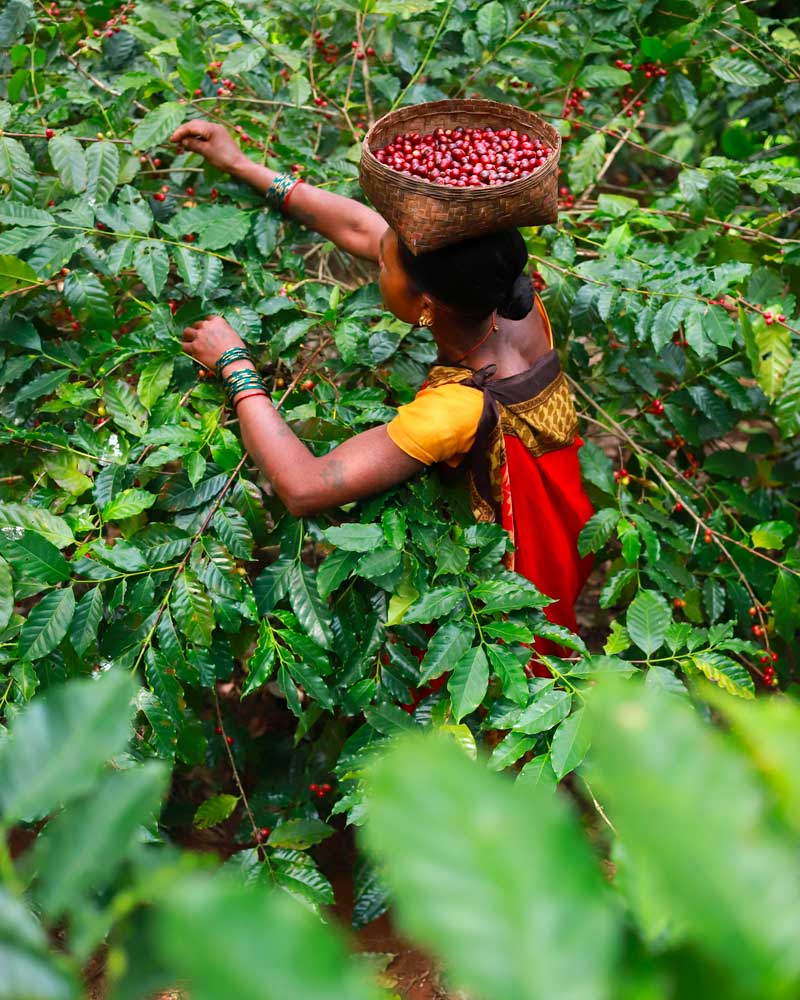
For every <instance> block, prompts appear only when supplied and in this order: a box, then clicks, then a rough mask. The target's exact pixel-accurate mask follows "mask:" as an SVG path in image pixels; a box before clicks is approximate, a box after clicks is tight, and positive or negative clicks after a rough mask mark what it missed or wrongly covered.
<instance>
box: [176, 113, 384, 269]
mask: <svg viewBox="0 0 800 1000" xmlns="http://www.w3.org/2000/svg"><path fill="white" fill-rule="evenodd" d="M172 142H175V143H178V144H180V145H181V146H183V147H184V149H188V150H191V151H192V152H193V153H199V154H200V155H201V156H203V157H205V159H207V160H208V162H209V163H210V164H212V166H215V167H217V168H218V169H219V170H224V171H225V172H226V173H229V174H231V175H232V176H234V177H238V178H240V179H241V180H243V181H246V182H247V183H248V184H251V185H252V186H253V187H254V188H257V189H258V190H259V191H266V190H267V189H268V188H269V186H270V184H272V181H273V179H274V178H275V176H276V171H274V170H270V169H269V167H262V166H260V165H259V164H258V163H254V162H253V161H252V160H251V159H250V158H249V157H248V156H246V155H245V154H244V153H243V152H242V150H241V149H240V148H239V146H238V145H237V144H236V142H235V140H234V139H233V137H232V136H231V135H230V133H229V132H228V131H227V129H225V128H224V127H223V126H222V125H217V124H215V123H214V122H208V121H205V120H204V119H201V118H198V119H196V120H195V121H191V122H186V123H185V124H184V125H181V126H180V127H179V128H177V129H176V130H175V132H174V133H173V135H172ZM287 213H288V214H289V215H290V216H292V218H294V219H297V221H298V222H301V223H302V224H303V225H304V226H308V228H309V229H315V230H316V231H317V232H318V233H320V234H321V235H322V236H324V237H325V238H326V239H329V240H331V242H333V243H335V244H336V246H337V247H339V249H340V250H344V251H345V252H346V253H350V254H353V256H355V257H363V258H365V259H366V260H372V261H377V259H378V244H379V242H380V238H381V236H382V235H383V233H384V232H385V230H386V227H387V223H386V220H385V219H384V218H383V216H381V215H379V214H378V213H377V212H375V211H373V210H372V209H371V208H368V207H367V206H366V205H362V204H361V202H358V201H354V200H353V199H352V198H345V197H343V196H342V195H340V194H333V192H331V191H323V190H322V188H316V187H314V186H313V185H311V184H298V185H297V187H296V188H295V189H294V191H292V196H291V198H290V199H289V204H288V206H287Z"/></svg>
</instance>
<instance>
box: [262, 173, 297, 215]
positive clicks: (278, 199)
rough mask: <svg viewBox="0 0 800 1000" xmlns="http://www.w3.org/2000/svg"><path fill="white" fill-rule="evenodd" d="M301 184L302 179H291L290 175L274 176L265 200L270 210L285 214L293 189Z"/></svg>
mask: <svg viewBox="0 0 800 1000" xmlns="http://www.w3.org/2000/svg"><path fill="white" fill-rule="evenodd" d="M302 183H303V178H302V177H292V175H291V174H275V177H274V178H273V179H272V183H271V184H270V186H269V187H268V188H267V193H266V199H267V201H268V202H269V204H270V205H271V206H272V208H277V209H280V211H282V212H285V211H286V206H287V205H288V204H289V199H290V198H291V196H292V194H293V193H294V189H295V188H296V187H297V185H298V184H302Z"/></svg>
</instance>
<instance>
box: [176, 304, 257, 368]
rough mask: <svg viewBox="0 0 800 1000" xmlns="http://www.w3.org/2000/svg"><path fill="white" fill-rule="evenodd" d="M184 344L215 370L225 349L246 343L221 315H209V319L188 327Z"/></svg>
mask: <svg viewBox="0 0 800 1000" xmlns="http://www.w3.org/2000/svg"><path fill="white" fill-rule="evenodd" d="M182 346H183V349H184V351H185V352H186V353H187V354H189V355H191V356H192V357H193V358H194V359H195V361H199V362H200V364H201V365H203V367H205V368H207V369H208V370H209V371H213V370H214V365H215V363H216V362H217V360H218V359H219V358H220V357H221V356H222V355H223V354H224V353H225V351H228V350H230V348H231V347H244V346H245V343H244V341H243V340H242V338H241V337H240V336H239V334H238V333H237V332H236V331H235V330H234V329H233V327H232V326H231V325H230V324H229V323H226V322H225V320H224V319H223V318H222V317H221V316H209V317H208V319H204V320H201V321H200V322H199V323H194V324H193V325H192V326H187V327H186V329H185V330H184V331H183V341H182Z"/></svg>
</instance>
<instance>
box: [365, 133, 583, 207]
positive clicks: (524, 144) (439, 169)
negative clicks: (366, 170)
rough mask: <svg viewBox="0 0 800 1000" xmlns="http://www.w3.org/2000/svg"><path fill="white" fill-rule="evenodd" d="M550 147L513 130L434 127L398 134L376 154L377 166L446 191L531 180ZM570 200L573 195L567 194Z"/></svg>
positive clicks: (544, 161)
mask: <svg viewBox="0 0 800 1000" xmlns="http://www.w3.org/2000/svg"><path fill="white" fill-rule="evenodd" d="M551 153H552V149H551V148H550V147H549V146H548V145H546V144H545V143H543V142H542V140H541V139H539V138H532V137H531V136H529V135H528V134H527V133H524V132H519V131H517V130H516V129H512V128H500V129H495V128H492V127H491V126H487V127H486V128H462V127H457V128H447V129H445V128H441V127H440V128H436V129H434V130H433V131H432V132H429V133H426V134H424V135H420V133H418V132H407V133H403V134H401V135H396V136H395V137H394V139H393V140H392V141H391V142H389V143H387V145H385V146H383V147H382V148H380V149H378V150H375V158H376V159H377V160H378V162H379V163H383V164H384V165H385V166H387V167H389V168H390V169H392V170H397V171H398V172H399V173H402V174H404V175H406V176H408V177H414V178H417V179H419V180H426V181H429V182H431V183H433V184H441V185H445V186H447V187H459V188H465V187H486V186H496V185H499V184H507V183H510V182H511V181H515V180H518V179H519V178H521V177H527V176H529V175H530V174H531V173H533V172H534V171H535V170H536V169H537V168H538V167H541V166H542V165H543V164H545V163H546V162H547V158H548V157H549V156H550V154H551ZM569 197H571V196H569Z"/></svg>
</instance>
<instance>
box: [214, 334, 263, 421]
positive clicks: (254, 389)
mask: <svg viewBox="0 0 800 1000" xmlns="http://www.w3.org/2000/svg"><path fill="white" fill-rule="evenodd" d="M234 361H249V362H250V364H251V365H252V364H253V359H252V358H251V357H250V354H249V352H248V351H247V349H246V348H244V347H232V348H231V349H230V350H228V351H225V353H224V354H221V355H220V356H219V357H218V358H217V360H216V361H215V362H214V369H215V371H216V373H217V375H218V376H219V377H220V378H221V379H222V387H223V388H224V390H225V394H226V395H227V397H228V399H229V400H230V402H231V403H232V405H233V408H234V410H235V409H236V407H237V406H238V405H239V403H241V401H242V400H243V399H247V398H248V397H249V396H266V397H267V398H269V393H268V392H267V387H266V385H264V380H263V379H262V378H261V376H260V375H259V374H258V372H257V371H256V369H255V366H254V367H253V368H237V369H236V370H235V371H232V372H230V373H229V374H228V375H225V376H223V374H222V370H223V369H224V368H225V367H226V366H227V365H229V364H231V363H232V362H234ZM239 393H243V395H241V396H240V395H239ZM236 397H238V398H236Z"/></svg>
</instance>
